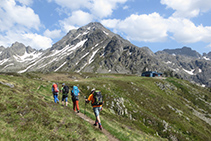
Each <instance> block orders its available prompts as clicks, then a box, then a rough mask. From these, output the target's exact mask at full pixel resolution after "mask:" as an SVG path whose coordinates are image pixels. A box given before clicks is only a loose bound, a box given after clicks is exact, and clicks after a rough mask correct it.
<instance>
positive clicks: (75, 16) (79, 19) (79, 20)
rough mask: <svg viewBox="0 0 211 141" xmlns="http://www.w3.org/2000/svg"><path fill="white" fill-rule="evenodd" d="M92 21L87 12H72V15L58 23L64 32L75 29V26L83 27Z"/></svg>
mask: <svg viewBox="0 0 211 141" xmlns="http://www.w3.org/2000/svg"><path fill="white" fill-rule="evenodd" d="M92 20H93V16H92V15H91V14H89V13H87V12H83V11H81V10H78V11H74V12H73V13H72V15H71V16H70V17H68V18H66V19H64V20H61V21H60V25H61V26H62V27H63V29H64V30H65V32H68V31H69V30H71V29H74V28H77V27H75V26H73V25H76V26H83V25H85V24H87V23H89V22H91V21H92Z"/></svg>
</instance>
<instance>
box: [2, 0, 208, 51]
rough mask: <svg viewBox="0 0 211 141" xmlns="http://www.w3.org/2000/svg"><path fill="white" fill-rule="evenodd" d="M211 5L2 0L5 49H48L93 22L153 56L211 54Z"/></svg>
mask: <svg viewBox="0 0 211 141" xmlns="http://www.w3.org/2000/svg"><path fill="white" fill-rule="evenodd" d="M210 17H211V0H0V46H1V45H2V46H4V47H10V46H11V45H12V43H14V42H16V41H18V42H20V43H23V44H25V45H26V46H31V47H32V48H36V49H47V48H49V47H51V46H52V45H53V44H54V43H56V42H57V41H59V40H60V39H61V38H62V37H63V36H65V35H66V34H67V32H68V31H69V30H71V29H77V28H79V27H81V26H84V25H86V24H88V23H90V22H101V23H102V24H103V25H104V26H105V27H106V28H108V29H110V30H111V31H113V32H115V33H117V34H119V35H121V36H122V37H123V38H125V39H128V40H129V41H130V42H131V43H133V44H134V45H136V46H138V47H143V46H147V47H149V48H150V49H151V50H152V51H153V52H156V51H159V50H163V49H167V48H168V49H175V48H182V47H183V46H188V47H191V48H192V49H193V50H196V51H198V52H199V53H201V54H202V53H204V52H205V53H208V52H210V51H211V20H210Z"/></svg>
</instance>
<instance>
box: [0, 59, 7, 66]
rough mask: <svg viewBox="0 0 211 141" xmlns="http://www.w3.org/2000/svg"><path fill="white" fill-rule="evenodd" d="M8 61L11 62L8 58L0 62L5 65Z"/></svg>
mask: <svg viewBox="0 0 211 141" xmlns="http://www.w3.org/2000/svg"><path fill="white" fill-rule="evenodd" d="M7 61H9V59H8V58H7V59H3V60H1V61H0V65H3V64H4V63H6V62H7Z"/></svg>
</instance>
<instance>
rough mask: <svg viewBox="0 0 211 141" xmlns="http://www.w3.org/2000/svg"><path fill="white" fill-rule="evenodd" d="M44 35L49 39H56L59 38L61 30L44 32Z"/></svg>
mask: <svg viewBox="0 0 211 141" xmlns="http://www.w3.org/2000/svg"><path fill="white" fill-rule="evenodd" d="M44 35H45V36H46V37H48V38H51V39H56V38H59V37H61V30H53V31H50V30H49V29H47V30H45V32H44Z"/></svg>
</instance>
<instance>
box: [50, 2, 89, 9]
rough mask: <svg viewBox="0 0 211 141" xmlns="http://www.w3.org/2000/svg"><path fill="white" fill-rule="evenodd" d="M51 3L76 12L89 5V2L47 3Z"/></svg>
mask: <svg viewBox="0 0 211 141" xmlns="http://www.w3.org/2000/svg"><path fill="white" fill-rule="evenodd" d="M52 1H55V2H56V3H57V4H58V5H60V6H61V7H67V8H70V9H72V10H78V9H80V8H84V7H87V6H88V5H89V4H90V0H48V2H52Z"/></svg>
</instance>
